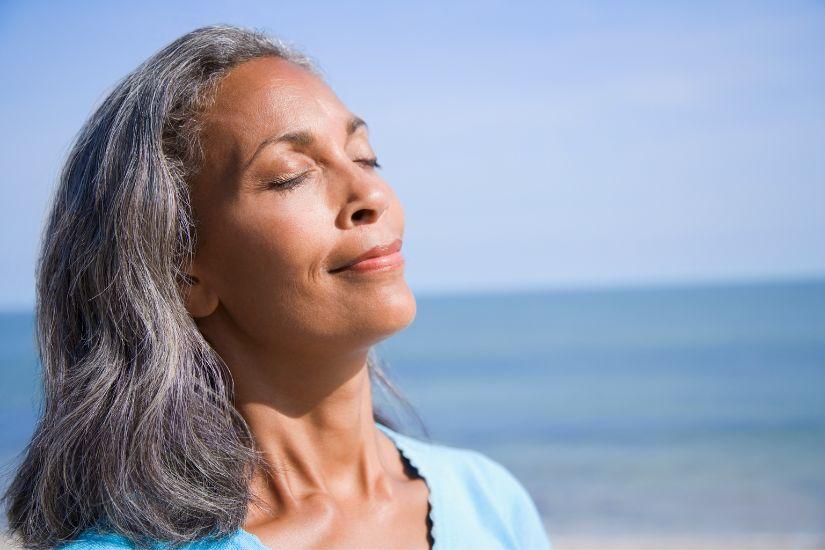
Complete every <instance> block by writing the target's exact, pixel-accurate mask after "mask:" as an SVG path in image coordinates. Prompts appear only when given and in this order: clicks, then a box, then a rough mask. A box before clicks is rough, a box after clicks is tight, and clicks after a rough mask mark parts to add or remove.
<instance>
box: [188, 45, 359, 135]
mask: <svg viewBox="0 0 825 550" xmlns="http://www.w3.org/2000/svg"><path fill="white" fill-rule="evenodd" d="M203 115H204V132H205V133H207V134H210V135H211V136H213V137H217V135H220V136H221V139H220V140H219V141H225V140H227V139H230V138H231V140H232V141H236V142H237V143H236V146H238V147H240V148H241V149H247V148H248V147H250V146H252V145H251V144H252V143H253V142H254V143H255V144H257V142H258V141H260V140H261V139H263V138H265V137H268V136H270V135H272V134H273V133H276V132H281V131H286V130H289V129H298V128H302V129H313V128H316V129H318V130H324V129H330V128H331V127H332V126H333V125H340V126H341V131H342V132H343V131H345V128H344V124H343V122H344V121H346V120H347V119H348V118H349V116H350V113H349V110H348V109H347V108H346V106H344V105H343V103H341V101H340V100H339V99H338V97H337V96H336V95H335V93H334V92H333V91H332V89H331V88H330V87H329V86H327V85H326V83H324V82H323V81H322V80H321V79H320V78H319V77H318V76H316V75H314V74H312V73H311V72H310V71H308V70H307V69H304V68H303V67H301V66H299V65H296V64H295V63H292V62H290V61H287V60H285V59H282V58H279V57H262V58H257V59H252V60H249V61H245V62H243V63H241V64H239V65H238V66H236V67H234V68H233V69H232V70H231V71H229V73H228V74H227V75H226V76H225V77H224V78H223V79H222V80H221V81H220V83H219V84H218V87H217V89H216V91H215V97H214V101H213V103H212V105H210V107H209V108H208V109H207V110H206V112H205V113H204V114H203Z"/></svg>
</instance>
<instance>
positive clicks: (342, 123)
mask: <svg viewBox="0 0 825 550" xmlns="http://www.w3.org/2000/svg"><path fill="white" fill-rule="evenodd" d="M359 121H360V119H358V118H357V117H355V116H354V115H353V113H351V112H350V111H349V110H348V109H347V108H346V107H345V106H344V105H343V104H342V103H341V101H340V100H339V99H338V98H337V97H336V96H335V94H334V93H333V91H332V90H331V89H330V88H329V87H328V86H327V85H326V84H324V83H323V82H322V81H321V80H320V79H319V78H318V77H316V76H315V75H313V74H311V73H310V72H308V71H307V70H305V69H303V68H301V67H299V66H298V65H295V64H293V63H291V62H288V61H285V60H283V59H281V58H277V57H267V58H259V59H254V60H251V61H246V62H244V63H242V64H240V65H238V66H237V67H235V68H234V69H233V70H232V71H230V72H229V74H228V75H227V76H226V77H224V79H223V80H222V81H221V83H220V85H219V87H218V89H217V92H216V96H215V101H214V104H213V105H212V106H210V108H209V109H208V110H207V111H206V112H205V113H204V117H203V122H204V126H203V131H202V134H201V137H202V143H203V153H204V161H203V164H202V168H201V169H200V171H199V173H198V174H197V175H196V176H195V177H194V178H193V179H192V181H191V183H190V185H191V197H192V207H193V209H194V213H195V218H196V223H197V236H198V241H197V243H196V245H197V249H196V254H195V261H194V265H193V268H192V271H191V274H192V275H193V276H194V277H195V278H196V279H197V283H196V284H194V285H193V286H192V288H191V294H190V296H189V298H188V301H187V307H188V308H189V311H190V313H191V314H192V316H193V317H195V318H197V319H198V324H199V326H201V328H202V330H203V329H204V328H205V329H207V330H206V331H205V332H204V334H205V335H206V336H207V338H209V336H210V333H211V335H213V336H214V335H215V334H216V332H224V331H230V332H232V333H233V336H234V338H235V339H236V340H237V341H242V342H244V343H246V344H250V345H253V346H256V347H257V348H261V349H264V350H266V351H267V352H271V351H275V352H278V351H280V352H285V353H290V352H291V353H298V354H300V353H302V351H303V352H306V350H310V349H311V350H318V351H319V352H320V350H323V351H324V353H327V352H329V353H339V352H341V351H350V352H351V351H353V350H356V349H362V348H366V347H368V346H371V345H373V344H374V343H376V342H378V341H380V340H382V339H384V338H386V337H387V336H389V335H391V334H393V333H395V332H397V331H399V330H401V329H403V328H404V327H406V326H407V325H409V324H410V323H411V322H412V320H413V318H414V317H415V312H416V304H415V299H414V297H413V295H412V292H411V291H410V289H409V287H408V286H407V283H406V281H405V279H404V268H403V265H402V266H401V267H395V268H390V269H384V270H372V271H360V272H359V271H353V270H344V271H339V272H330V270H331V269H333V268H335V267H337V266H340V265H341V264H344V263H346V262H349V261H352V260H353V259H355V258H356V257H358V256H360V255H361V254H363V253H364V252H366V251H367V250H369V249H371V248H373V247H375V246H377V245H385V244H389V243H392V242H393V241H396V240H398V239H402V236H403V233H404V213H403V211H402V208H401V204H400V203H399V201H398V197H396V195H395V193H394V192H393V190H392V188H391V187H390V186H389V185H388V184H387V182H386V181H384V179H383V178H382V177H381V175H380V174H379V172H378V171H377V170H376V168H374V167H373V166H372V165H371V161H373V160H374V159H375V153H374V151H373V149H372V147H371V146H370V142H369V139H368V134H367V128H366V127H365V126H364V125H363V124H359ZM279 138H284V139H279ZM295 177H298V178H299V181H296V182H295V185H294V186H293V187H288V188H278V187H277V186H276V184H275V183H273V182H279V181H283V180H287V179H292V178H295ZM224 339H225V335H222V336H221V340H224Z"/></svg>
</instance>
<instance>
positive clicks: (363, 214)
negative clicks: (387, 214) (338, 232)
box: [352, 208, 371, 222]
mask: <svg viewBox="0 0 825 550" xmlns="http://www.w3.org/2000/svg"><path fill="white" fill-rule="evenodd" d="M370 212H371V211H370V210H368V209H366V208H362V209H361V210H358V211H357V212H355V213H354V214H353V215H352V219H353V220H354V221H357V222H360V221H361V220H363V219H364V218H368V217H369V216H370Z"/></svg>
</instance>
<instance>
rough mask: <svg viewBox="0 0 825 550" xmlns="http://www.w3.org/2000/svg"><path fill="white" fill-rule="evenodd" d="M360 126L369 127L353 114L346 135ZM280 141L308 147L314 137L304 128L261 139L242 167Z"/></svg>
mask: <svg viewBox="0 0 825 550" xmlns="http://www.w3.org/2000/svg"><path fill="white" fill-rule="evenodd" d="M362 126H363V127H364V128H369V127H368V126H367V123H366V122H364V119H362V118H361V117H359V116H355V115H353V116H352V117H351V118H350V119H349V120H348V121H347V137H349V136H351V135H352V134H354V133H355V131H356V130H358V128H361V127H362ZM281 142H286V143H294V144H295V145H300V146H302V147H309V146H310V145H312V144H313V143H314V142H315V137H314V136H313V135H312V134H311V133H309V132H308V131H306V130H298V131H295V132H286V133H284V134H279V135H277V136H272V137H268V138H266V139H265V140H263V141H262V142H261V143H260V144H258V148H257V149H255V152H254V153H253V154H252V156H251V157H250V158H249V160H248V161H246V163H244V165H243V169H246V168H247V167H248V166H249V165H250V164H252V161H254V160H255V158H256V157H257V156H258V154H260V152H261V151H263V150H264V149H266V148H267V147H269V146H270V145H274V144H276V143H281Z"/></svg>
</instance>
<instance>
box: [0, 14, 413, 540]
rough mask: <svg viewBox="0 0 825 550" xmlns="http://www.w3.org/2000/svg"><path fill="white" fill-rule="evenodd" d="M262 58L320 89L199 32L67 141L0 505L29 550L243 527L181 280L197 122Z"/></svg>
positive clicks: (225, 32) (389, 389) (310, 65)
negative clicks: (13, 461)
mask: <svg viewBox="0 0 825 550" xmlns="http://www.w3.org/2000/svg"><path fill="white" fill-rule="evenodd" d="M263 56H278V57H281V58H285V59H287V60H289V61H291V62H294V63H296V64H298V65H300V66H301V67H304V68H305V69H307V70H309V71H312V72H313V73H314V74H316V75H319V76H320V72H319V70H318V69H317V68H316V65H315V63H314V62H313V61H312V60H310V58H308V57H307V56H306V55H305V54H302V53H300V52H299V51H298V50H296V49H294V48H292V47H291V46H288V45H287V44H286V43H284V42H283V41H281V40H279V39H275V38H272V37H269V36H267V35H265V34H263V33H260V32H256V31H250V30H246V29H242V28H238V27H232V26H224V25H221V26H210V27H204V28H200V29H197V30H195V31H192V32H190V33H188V34H186V35H184V36H182V37H180V38H178V39H177V40H175V41H174V42H172V43H171V44H169V45H168V46H166V47H165V48H163V49H162V50H160V51H159V52H157V53H156V54H155V55H153V56H152V57H151V58H149V59H148V60H146V61H145V62H144V63H143V64H141V65H140V66H139V67H138V68H137V69H136V70H135V71H133V72H132V73H131V74H129V75H128V76H126V77H125V78H124V79H123V80H122V81H121V82H120V83H118V85H117V86H116V87H115V88H114V90H113V91H112V92H111V93H110V94H109V95H108V97H106V99H105V100H104V101H103V103H102V104H101V105H100V107H99V108H98V109H97V110H96V111H95V113H94V114H93V115H92V116H91V118H90V119H89V120H88V121H87V122H86V124H85V125H84V126H83V128H82V129H81V131H80V133H79V134H78V136H77V138H76V141H75V143H74V146H73V148H72V150H71V152H70V153H69V156H68V159H67V161H66V164H65V166H64V168H63V171H62V173H61V176H60V182H59V185H58V187H57V190H56V193H55V196H54V197H53V203H52V208H51V212H50V214H49V217H48V219H47V221H46V225H45V228H44V233H43V238H42V249H41V253H40V258H39V261H38V265H37V272H36V277H37V303H36V317H37V323H36V332H37V345H38V348H39V355H40V362H41V365H42V370H43V374H42V381H43V392H44V395H43V397H44V399H43V410H42V411H41V416H40V419H39V421H38V424H37V426H36V428H35V432H34V435H33V436H32V439H31V441H30V443H29V445H28V446H27V448H26V450H25V452H24V455H23V457H22V462H21V463H20V465H19V467H18V469H17V471H16V474H15V476H14V478H13V480H12V482H11V484H10V485H9V487H8V489H7V491H6V493H5V494H4V496H3V499H4V502H5V504H6V508H7V510H6V512H7V516H8V522H9V531H10V534H11V535H12V536H14V537H15V538H17V539H19V540H20V542H22V543H23V544H24V545H25V546H26V547H29V548H51V547H54V546H55V545H57V544H59V543H61V542H64V541H68V540H71V539H73V538H75V537H76V536H77V535H79V534H80V533H81V532H82V531H84V530H86V529H88V528H91V527H97V528H100V529H101V530H105V531H112V532H115V533H118V534H121V535H124V536H126V537H128V538H129V539H131V540H132V541H133V542H135V543H136V544H137V545H139V546H143V545H146V544H148V543H150V542H151V540H153V539H155V540H165V541H173V542H186V541H192V540H195V539H199V538H202V537H221V536H225V535H228V534H230V533H232V532H233V531H235V530H237V529H238V528H239V527H240V526H241V525H242V523H243V520H244V518H245V516H246V513H247V508H248V505H249V502H250V499H251V495H250V491H249V482H250V479H251V475H252V473H253V472H254V469H255V468H256V467H258V466H260V465H262V460H263V459H262V457H261V455H260V453H259V452H258V451H257V448H256V445H255V442H254V440H253V438H252V434H251V432H250V430H249V427H248V426H247V424H246V422H245V421H244V419H243V417H242V416H241V415H240V414H239V413H238V411H237V410H236V409H235V408H234V406H233V404H232V395H233V390H232V379H231V376H230V373H229V370H228V368H227V367H226V365H225V363H224V362H223V361H222V360H221V358H220V357H219V356H218V354H217V353H216V352H215V351H214V350H213V348H212V347H211V346H210V345H209V344H208V343H207V341H206V340H205V339H204V338H203V336H202V335H201V333H200V332H199V330H198V329H197V327H196V325H195V323H194V321H193V319H192V318H191V317H190V316H189V314H188V313H187V311H186V308H185V306H184V301H183V296H182V295H181V288H182V286H181V285H180V284H179V283H180V280H181V278H185V277H186V269H185V268H186V267H187V266H188V265H189V264H190V262H191V260H192V255H193V250H194V243H195V237H196V234H195V227H194V222H193V216H192V211H191V208H190V203H189V189H188V184H187V178H188V176H189V175H191V174H192V173H193V170H196V169H197V166H198V164H199V162H200V161H201V160H202V151H201V147H200V143H199V139H198V135H199V127H198V114H199V113H200V112H202V109H204V108H205V107H207V106H208V105H209V103H210V101H211V100H212V98H213V97H214V90H215V87H216V86H217V84H218V82H219V81H220V79H221V78H222V77H223V76H224V75H226V74H227V72H228V71H229V70H230V69H231V68H233V67H234V66H236V65H237V64H239V63H241V62H243V61H246V60H249V59H253V58H257V57H263ZM183 287H184V288H185V285H183ZM368 368H369V371H370V377H371V379H372V381H373V382H374V383H377V386H378V388H379V389H381V390H383V391H384V395H385V396H389V398H390V399H389V400H387V401H385V402H386V403H390V404H391V403H392V402H393V401H395V402H396V404H400V405H402V406H403V407H404V408H406V409H407V410H408V411H411V412H413V413H415V411H414V410H413V408H412V407H411V406H410V404H409V402H408V401H407V400H406V399H405V398H404V396H403V395H402V394H401V392H400V391H399V390H398V388H397V387H396V386H395V385H394V384H393V383H392V381H391V379H390V377H389V376H387V375H386V373H385V372H384V368H383V367H382V361H381V360H380V358H378V355H377V354H376V353H375V351H374V349H373V350H370V354H369V359H368ZM375 410H376V412H375V420H378V421H380V422H382V423H384V424H386V425H389V426H391V427H393V428H395V429H398V428H399V427H398V426H397V425H396V423H395V422H394V421H392V420H391V419H390V418H389V417H387V416H385V415H384V414H383V413H382V412H378V411H379V410H380V407H376V409H375ZM415 416H416V418H417V419H418V421H419V424H420V425H421V427H422V428H423V423H421V421H420V418H418V415H415ZM424 431H425V432H426V428H424Z"/></svg>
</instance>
